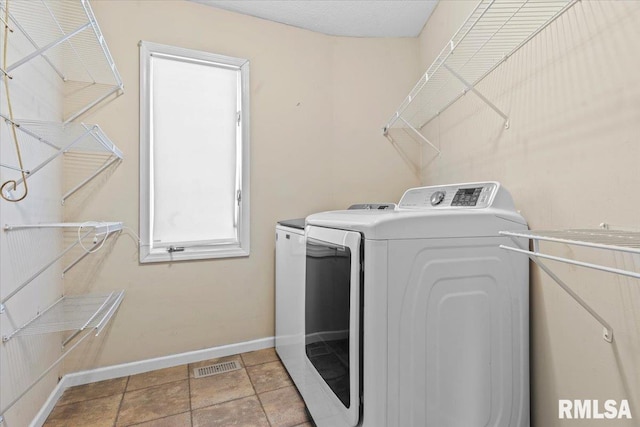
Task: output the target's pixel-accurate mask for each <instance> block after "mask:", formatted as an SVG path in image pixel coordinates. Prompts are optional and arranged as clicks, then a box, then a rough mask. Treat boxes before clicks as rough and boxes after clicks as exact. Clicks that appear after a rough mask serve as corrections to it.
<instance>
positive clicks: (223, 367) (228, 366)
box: [193, 360, 242, 378]
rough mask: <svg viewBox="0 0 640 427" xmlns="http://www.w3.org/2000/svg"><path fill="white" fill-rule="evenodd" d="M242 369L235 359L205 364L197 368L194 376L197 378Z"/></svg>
mask: <svg viewBox="0 0 640 427" xmlns="http://www.w3.org/2000/svg"><path fill="white" fill-rule="evenodd" d="M239 369H242V367H241V366H240V364H239V363H238V362H236V361H235V360H234V361H232V362H222V363H216V364H215V365H209V366H203V367H202V368H195V369H194V370H193V376H194V377H195V378H202V377H210V376H211V375H217V374H224V373H225V372H231V371H237V370H239Z"/></svg>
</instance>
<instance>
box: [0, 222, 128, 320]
mask: <svg viewBox="0 0 640 427" xmlns="http://www.w3.org/2000/svg"><path fill="white" fill-rule="evenodd" d="M35 228H59V229H69V228H75V229H77V230H78V236H77V239H76V240H75V241H74V242H72V243H71V244H69V245H68V246H67V247H66V248H65V249H64V250H63V251H62V252H60V253H59V254H58V255H57V256H56V257H55V258H53V259H52V260H50V261H49V262H48V263H47V264H45V265H43V266H42V267H41V268H40V269H39V270H38V271H36V272H35V273H33V274H32V275H31V276H30V277H29V278H28V279H26V280H25V281H24V282H22V283H21V284H20V285H19V286H18V287H17V288H16V289H14V290H13V291H12V292H11V293H9V294H8V295H7V296H5V297H4V298H2V299H0V313H3V312H4V310H5V303H6V302H7V301H9V300H10V299H11V298H13V297H14V296H15V295H16V294H17V293H18V292H20V291H21V290H22V289H23V288H24V287H25V286H27V285H28V284H29V283H31V282H32V281H33V280H34V279H35V278H36V277H38V276H39V275H41V274H42V273H43V272H45V271H46V270H47V269H48V268H49V267H51V266H52V265H53V264H55V263H56V262H58V260H60V259H62V257H64V256H65V255H66V254H67V253H68V252H69V251H71V250H72V249H73V248H74V247H76V246H78V245H80V246H82V248H83V249H84V250H83V252H82V254H81V255H80V256H78V257H77V258H75V259H74V260H73V261H72V262H71V263H69V265H67V266H66V267H65V268H64V270H63V274H65V273H66V272H67V271H69V270H70V269H71V268H73V267H74V266H75V265H76V264H78V263H79V262H80V261H82V260H83V259H84V258H86V257H87V256H88V255H90V254H92V253H94V252H97V251H98V250H99V249H100V248H101V247H102V246H103V245H104V243H105V242H106V240H107V239H108V238H109V237H110V236H112V235H113V234H115V233H119V232H120V231H122V228H123V223H122V222H104V221H87V222H58V223H45V224H18V225H5V226H4V231H5V232H10V231H15V230H24V229H35ZM86 238H93V244H92V245H91V247H90V248H86V247H84V245H83V244H82V240H83V239H86Z"/></svg>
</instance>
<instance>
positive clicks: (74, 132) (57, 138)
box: [0, 113, 123, 204]
mask: <svg viewBox="0 0 640 427" xmlns="http://www.w3.org/2000/svg"><path fill="white" fill-rule="evenodd" d="M0 118H2V119H4V121H5V123H6V124H7V125H8V126H13V127H15V128H16V129H17V130H18V131H19V132H18V135H19V138H18V140H19V142H20V144H21V145H26V144H29V143H30V142H31V141H34V140H35V141H37V142H39V143H42V144H45V145H47V146H49V147H51V148H52V149H54V150H55V152H54V153H53V154H52V155H51V156H49V157H48V158H47V159H45V160H44V161H42V162H40V163H39V164H38V165H36V166H34V167H32V168H29V169H28V171H25V172H26V173H25V176H26V178H27V179H28V178H29V177H31V176H33V175H34V174H36V173H37V172H38V171H40V170H41V169H43V168H44V167H45V166H47V165H48V164H49V163H51V162H53V161H54V160H56V159H57V158H59V157H60V156H62V155H63V154H65V153H69V152H102V153H105V154H107V155H108V158H107V159H106V161H105V162H104V163H103V164H102V165H101V166H100V167H99V168H98V169H97V170H95V171H94V172H92V173H91V174H89V176H88V177H87V178H85V179H83V180H82V181H81V182H80V183H79V184H78V185H76V186H75V187H73V188H72V189H71V190H69V191H68V192H66V193H65V194H64V195H63V196H62V201H61V202H62V204H64V202H65V201H66V200H67V199H68V198H69V197H70V196H71V195H73V194H74V193H76V192H77V191H78V190H80V189H81V188H82V187H84V186H85V185H87V184H88V183H89V182H91V181H92V180H93V179H94V178H96V177H97V176H98V175H100V174H101V173H102V172H104V171H105V170H106V169H108V168H109V167H110V166H111V165H113V164H114V163H116V162H118V161H120V160H122V159H123V154H122V151H120V149H119V148H118V147H117V146H116V145H115V144H114V143H113V142H111V140H110V139H109V138H108V137H107V136H106V134H105V133H104V132H103V131H102V129H101V128H100V126H98V125H87V124H84V123H67V124H64V123H56V122H42V121H36V120H20V121H18V120H15V121H13V120H11V119H10V118H9V117H7V116H5V115H4V114H1V113H0ZM0 166H1V167H6V168H9V169H12V170H20V168H17V167H15V166H10V165H6V164H0ZM15 181H16V186H18V185H20V184H22V183H23V182H24V178H23V177H22V176H21V177H20V178H16V180H15ZM14 191H15V190H10V189H9V188H7V189H5V190H4V195H5V197H8V198H10V199H14V198H15V197H12V196H13V192H14Z"/></svg>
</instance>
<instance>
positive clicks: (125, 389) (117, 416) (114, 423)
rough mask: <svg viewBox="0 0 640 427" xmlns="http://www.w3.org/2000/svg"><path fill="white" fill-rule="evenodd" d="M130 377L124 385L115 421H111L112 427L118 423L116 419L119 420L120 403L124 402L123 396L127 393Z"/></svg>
mask: <svg viewBox="0 0 640 427" xmlns="http://www.w3.org/2000/svg"><path fill="white" fill-rule="evenodd" d="M130 379H131V377H130V376H129V377H127V381H126V382H125V384H124V390H123V391H122V397H121V398H120V403H119V404H118V411H117V412H116V419H115V420H113V427H116V424H117V423H118V418H120V410H121V409H122V403H123V402H124V394H125V393H126V392H127V387H128V386H129V380H130Z"/></svg>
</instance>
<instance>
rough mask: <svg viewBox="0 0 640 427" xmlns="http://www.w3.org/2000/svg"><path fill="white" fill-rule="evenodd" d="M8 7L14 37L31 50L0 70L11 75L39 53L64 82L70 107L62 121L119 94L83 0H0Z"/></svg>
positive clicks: (108, 57) (104, 48)
mask: <svg viewBox="0 0 640 427" xmlns="http://www.w3.org/2000/svg"><path fill="white" fill-rule="evenodd" d="M7 7H8V8H9V22H8V23H7V24H12V29H13V28H15V29H16V30H17V32H15V34H14V36H15V37H18V36H21V37H24V39H25V40H26V42H27V43H28V44H29V45H31V47H32V48H33V50H32V51H31V52H29V53H27V54H25V55H24V56H23V57H21V58H20V59H18V60H16V61H15V62H13V63H12V64H11V65H8V66H7V68H6V69H0V73H2V74H5V75H7V76H9V77H10V78H11V77H12V73H13V72H14V71H16V70H17V69H18V68H20V67H21V66H22V65H24V64H26V63H28V62H30V61H32V60H33V59H34V58H38V57H41V58H43V59H44V61H45V62H46V63H47V64H48V65H49V66H50V67H51V68H52V69H53V70H54V72H55V73H56V74H57V75H58V76H59V77H60V79H61V80H62V81H63V85H64V86H65V88H64V98H65V101H67V103H68V104H69V105H71V108H70V111H69V112H68V113H67V115H66V117H65V123H68V122H71V121H74V120H76V119H77V118H78V117H80V116H81V115H83V114H84V113H86V112H87V111H88V110H90V109H91V108H93V107H94V106H96V105H97V104H99V103H101V102H102V101H104V100H105V99H107V98H109V97H110V96H111V95H113V94H116V93H118V94H119V93H123V91H124V84H123V82H122V78H121V76H120V73H119V72H118V70H117V68H116V66H115V62H114V61H113V57H112V56H111V53H110V52H109V48H108V46H107V44H106V42H105V39H104V36H103V35H102V32H101V30H100V27H99V26H98V22H97V20H96V17H95V15H94V13H93V10H92V9H91V6H90V4H89V1H88V0H73V1H65V2H60V1H57V0H31V1H11V2H9V3H8V2H7V0H0V10H1V11H2V13H3V14H4V11H5V10H6V9H7Z"/></svg>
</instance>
